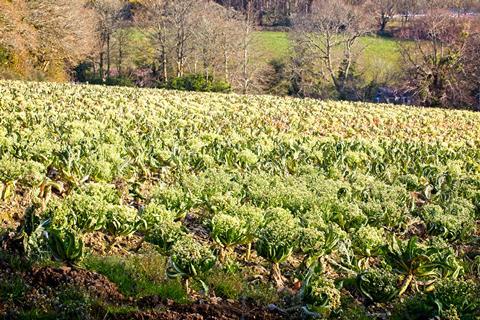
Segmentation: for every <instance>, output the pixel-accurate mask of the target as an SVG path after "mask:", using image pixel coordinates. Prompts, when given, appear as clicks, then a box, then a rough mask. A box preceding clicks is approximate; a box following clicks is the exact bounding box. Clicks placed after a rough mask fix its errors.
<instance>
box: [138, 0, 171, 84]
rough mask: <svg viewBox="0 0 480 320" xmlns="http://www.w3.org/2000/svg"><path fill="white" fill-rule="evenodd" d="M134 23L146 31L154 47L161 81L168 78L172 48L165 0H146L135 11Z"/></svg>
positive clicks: (167, 8)
mask: <svg viewBox="0 0 480 320" xmlns="http://www.w3.org/2000/svg"><path fill="white" fill-rule="evenodd" d="M135 19H136V23H137V25H139V26H140V27H142V30H144V32H146V33H147V34H148V36H149V38H150V39H151V41H152V43H153V44H154V46H155V47H156V51H157V56H158V61H159V63H160V66H161V70H162V81H163V82H168V80H169V59H170V53H171V51H172V50H173V45H174V43H173V41H174V40H173V35H172V32H171V21H170V18H169V7H168V1H167V0H146V1H144V3H143V7H142V8H141V9H140V10H139V11H138V12H136V15H135Z"/></svg>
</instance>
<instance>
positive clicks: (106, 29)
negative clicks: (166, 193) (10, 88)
mask: <svg viewBox="0 0 480 320" xmlns="http://www.w3.org/2000/svg"><path fill="white" fill-rule="evenodd" d="M479 8H480V5H479V1H478V0H448V1H439V0H398V1H395V0H340V1H334V0H215V1H213V0H129V1H127V0H79V1H69V0H33V1H27V0H0V77H3V78H23V79H34V80H51V81H52V80H53V81H69V80H75V81H80V82H90V83H99V84H113V85H137V86H144V87H167V88H174V89H187V90H200V91H222V92H228V91H231V90H234V91H237V92H241V93H272V94H279V95H292V96H298V97H314V98H321V99H342V100H367V101H372V100H374V98H375V96H376V95H377V94H378V92H379V89H380V88H383V87H390V88H391V89H392V90H394V91H395V92H400V94H403V95H408V96H409V97H411V99H412V100H413V101H414V103H417V104H422V105H425V106H440V107H447V106H448V107H462V108H465V107H467V108H478V107H480V105H479V104H480V80H479V79H480V69H479V67H478V63H477V61H478V59H479V58H480V53H479V52H478V51H480V50H478V48H479V47H480V42H479V36H478V32H479V25H480V23H479V22H478V20H479V16H478V12H479ZM279 26H280V27H282V28H286V29H282V30H287V31H288V41H289V43H290V45H291V50H289V53H288V56H287V57H285V58H284V59H282V60H278V59H274V60H270V61H264V57H262V56H260V55H261V52H259V50H257V48H256V47H257V46H258V43H257V42H256V41H255V32H256V30H258V29H259V28H268V27H279ZM375 34H378V35H380V36H382V37H388V39H393V40H394V41H396V43H397V44H398V51H399V55H400V56H401V59H400V60H401V61H399V64H400V70H401V73H399V74H395V75H391V76H390V78H389V79H387V78H386V77H382V76H380V74H381V72H380V71H379V72H376V70H370V73H373V74H375V77H374V78H373V79H369V80H365V77H364V76H363V74H364V73H365V72H366V71H365V70H364V69H362V67H363V66H362V65H361V63H360V62H359V57H360V56H361V55H362V52H363V51H364V50H365V47H364V46H363V44H362V41H361V39H362V38H364V37H366V36H372V35H375ZM392 78H394V80H392Z"/></svg>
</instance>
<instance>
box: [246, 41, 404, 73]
mask: <svg viewBox="0 0 480 320" xmlns="http://www.w3.org/2000/svg"><path fill="white" fill-rule="evenodd" d="M253 45H254V48H255V49H256V51H257V56H258V59H259V62H260V63H262V62H263V63H268V62H269V61H271V60H274V59H277V60H285V59H287V58H288V56H289V53H290V50H291V43H290V39H289V38H288V33H287V32H278V31H257V32H255V34H254V36H253ZM358 48H359V49H360V50H361V53H360V57H359V60H358V72H360V73H361V74H362V75H363V77H364V78H365V80H367V81H371V80H374V79H375V78H378V77H382V78H384V79H385V78H388V77H389V75H391V77H392V78H393V77H394V76H395V75H396V74H397V73H398V72H399V71H400V60H401V56H400V53H399V51H398V44H397V42H396V41H395V40H393V39H389V38H382V37H377V36H368V37H362V38H361V39H360V42H359V45H358Z"/></svg>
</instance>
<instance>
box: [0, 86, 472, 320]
mask: <svg viewBox="0 0 480 320" xmlns="http://www.w3.org/2000/svg"><path fill="white" fill-rule="evenodd" d="M0 218H1V222H2V225H1V229H0V232H1V233H2V237H3V240H2V243H3V245H2V248H3V249H2V253H1V254H0V262H1V261H10V262H9V265H10V266H9V268H10V269H14V268H13V267H12V265H13V264H12V262H11V261H12V259H13V258H12V257H17V258H18V259H20V260H21V261H22V262H21V264H23V265H28V266H29V267H28V268H30V267H31V268H36V267H38V266H44V265H49V264H56V265H57V266H58V265H59V264H60V265H65V266H69V267H72V268H82V269H87V270H92V271H94V272H97V273H101V274H104V275H106V276H107V278H108V279H110V280H111V281H112V282H114V283H116V284H117V285H118V286H119V288H120V291H122V284H121V283H119V281H118V279H117V278H118V277H117V278H116V277H115V276H114V275H112V272H111V268H113V267H112V266H111V264H109V263H110V262H111V261H114V260H115V259H117V260H118V259H119V260H121V261H123V262H122V263H124V265H127V264H129V263H130V262H129V261H137V262H138V263H137V262H135V263H137V264H136V266H137V267H138V269H136V270H140V269H141V268H140V267H139V266H142V264H145V265H146V262H142V261H150V260H151V259H158V261H159V262H158V265H157V267H158V268H159V269H161V270H163V271H162V274H161V275H158V276H156V277H153V276H151V275H150V274H147V276H146V278H147V279H150V280H147V281H146V284H145V286H147V287H148V288H150V287H151V288H150V289H151V290H150V289H149V290H146V289H145V290H143V291H142V290H140V289H138V290H137V289H135V290H137V291H135V292H133V293H132V292H129V291H128V290H126V289H125V290H123V291H122V294H124V295H127V296H128V295H131V296H132V297H133V299H134V301H137V300H135V299H140V298H145V297H146V296H155V295H156V296H160V298H164V297H165V296H168V297H171V292H172V290H173V288H175V290H177V291H179V292H180V295H183V296H184V298H185V300H186V301H193V300H195V299H198V298H199V297H202V299H207V300H208V299H213V298H214V297H221V298H226V299H233V300H238V301H239V300H242V299H243V300H245V299H251V300H256V301H257V303H259V304H260V307H262V308H266V307H267V305H269V304H270V311H272V312H275V315H276V317H278V318H280V317H284V318H302V317H307V318H308V317H311V318H331V319H372V318H378V319H385V318H394V319H406V318H408V319H426V318H434V317H441V318H442V319H476V318H477V317H480V314H479V310H480V284H479V279H480V232H479V225H480V224H479V221H480V113H473V112H466V111H451V110H440V109H422V108H413V107H399V106H382V105H369V104H358V103H348V102H333V101H332V102H328V101H326V102H325V101H316V100H299V99H291V98H278V97H270V96H241V95H233V94H232V95H222V94H207V93H186V92H173V91H162V90H143V89H131V88H112V87H108V88H107V87H98V86H77V85H64V84H48V83H27V82H10V81H0ZM152 257H154V258H152ZM112 259H113V260H112ZM142 259H144V260H142ZM149 259H150V260H149ZM117 260H115V261H117ZM53 261H55V262H53ZM107 262H108V263H107ZM4 263H7V262H4ZM17 264H18V263H17ZM107 265H109V266H110V267H108V268H107V267H105V266H107ZM137 267H136V268H137ZM25 268H27V267H23V269H25ZM28 268H27V269H28ZM109 268H110V269H109ZM146 268H147V267H145V268H144V269H145V270H146ZM142 270H143V269H142ZM12 272H16V271H12ZM22 272H25V271H22ZM138 272H140V271H138ZM142 272H143V271H142ZM0 273H1V271H0ZM134 273H135V272H134ZM147 273H148V272H147ZM219 275H221V277H220V276H219ZM132 277H133V276H132ZM169 279H170V280H169ZM172 279H173V280H172ZM28 281H29V280H25V283H24V284H22V285H23V287H22V288H24V291H23V292H24V293H22V294H21V295H20V297H19V298H18V299H13V298H12V295H11V294H0V305H2V304H3V305H4V306H6V307H4V308H3V309H2V307H0V314H2V311H3V312H4V314H8V312H7V313H5V312H6V311H5V310H10V311H11V310H13V311H11V312H14V313H12V314H13V315H17V316H18V317H20V315H23V314H25V313H26V312H28V310H30V309H31V308H32V305H29V301H30V300H28V296H29V294H27V293H31V290H32V288H31V286H30V285H29V283H28ZM132 281H133V280H132ZM167 283H168V286H167V285H166V284H167ZM8 284H9V283H8V275H5V274H4V275H3V276H2V275H1V274H0V288H1V289H2V290H3V291H4V292H7V291H8V290H10V289H11V288H10V287H9V286H8ZM175 284H178V286H175ZM169 286H170V287H169ZM160 287H161V288H171V289H170V290H163V291H159V290H157V291H156V289H155V288H160ZM231 287H233V288H236V289H234V290H231V291H229V290H228V288H231ZM5 288H6V289H5ZM9 288H10V289H9ZM76 290H78V291H82V292H83V290H86V293H85V295H87V296H89V294H90V293H88V288H76ZM132 290H133V289H132ZM47 291H48V290H47ZM8 292H9V291H8ZM45 295H46V297H47V298H46V299H47V300H48V299H50V298H52V294H50V293H49V294H45ZM53 295H54V294H53ZM64 296H65V295H62V297H64ZM52 299H53V298H52ZM173 299H174V298H173ZM71 300H72V301H73V300H75V299H71ZM87 300H88V301H87ZM174 300H175V299H174ZM69 301H70V300H69ZM82 301H83V300H82ZM85 301H87V302H85V305H82V307H83V309H82V310H83V311H84V312H85V314H86V315H88V316H90V317H93V318H95V317H96V314H95V312H94V311H92V310H97V308H93V307H92V308H89V307H86V305H88V306H90V307H91V306H92V305H94V304H95V303H98V301H97V302H92V300H91V299H85ZM102 303H103V304H102V306H103V307H104V304H105V302H102ZM129 303H130V304H131V302H129ZM134 303H136V302H134ZM117 304H121V303H119V302H117ZM49 305H51V304H49V303H45V307H44V308H43V309H42V308H41V313H42V314H57V315H58V314H64V313H62V312H64V311H65V310H63V309H62V308H60V309H59V308H53V309H52V307H49ZM65 305H68V304H67V303H64V304H62V306H65ZM139 305H140V304H138V305H135V308H136V309H135V311H132V312H140V311H142V310H141V307H139ZM37 306H38V305H37ZM84 309H85V310H84ZM76 310H77V309H76ZM109 310H110V309H109ZM122 310H123V309H122ZM123 311H125V310H123ZM15 312H16V313H15ZM39 312H40V311H39ZM65 312H66V311H65ZM73 314H74V315H77V316H78V315H79V314H81V313H73ZM109 314H115V312H114V311H111V310H110V313H109ZM67 315H68V313H67ZM70 316H72V314H70ZM227 316H228V315H227ZM82 317H83V315H82ZM85 317H86V316H85ZM67 318H68V316H67ZM232 318H235V317H233V316H232ZM247 318H248V316H247ZM215 319H216V318H215ZM219 319H220V318H219ZM227 319H228V317H227Z"/></svg>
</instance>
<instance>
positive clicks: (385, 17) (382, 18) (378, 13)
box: [368, 0, 397, 33]
mask: <svg viewBox="0 0 480 320" xmlns="http://www.w3.org/2000/svg"><path fill="white" fill-rule="evenodd" d="M368 7H369V9H370V11H371V12H372V13H373V14H374V15H375V19H376V20H377V24H378V31H379V32H380V33H384V32H385V29H386V28H387V25H388V23H389V22H390V20H392V19H393V17H394V16H395V14H396V9H397V0H370V3H369V6H368Z"/></svg>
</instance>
